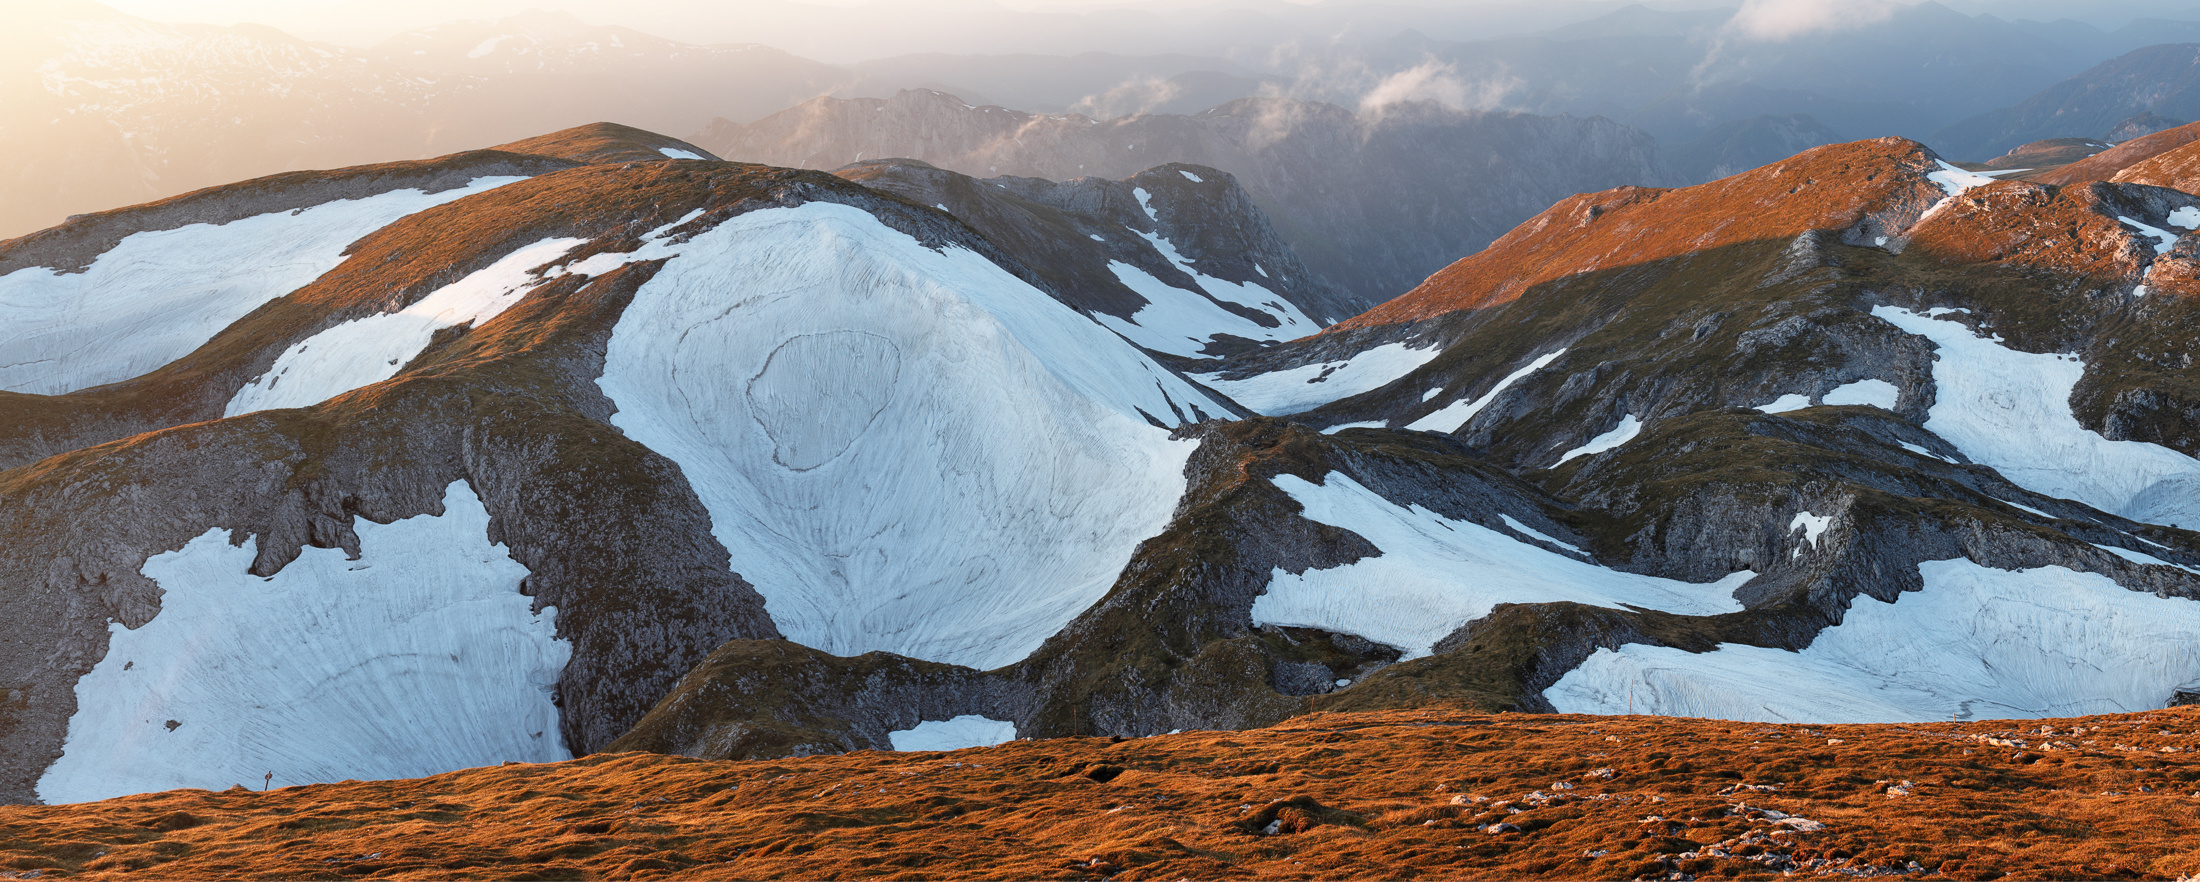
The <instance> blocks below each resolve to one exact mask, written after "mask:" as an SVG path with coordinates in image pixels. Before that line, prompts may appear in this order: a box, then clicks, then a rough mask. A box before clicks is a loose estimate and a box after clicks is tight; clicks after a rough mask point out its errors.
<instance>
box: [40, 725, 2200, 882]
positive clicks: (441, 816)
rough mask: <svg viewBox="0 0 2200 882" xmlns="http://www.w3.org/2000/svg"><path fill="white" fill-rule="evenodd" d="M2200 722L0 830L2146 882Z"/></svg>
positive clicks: (1606, 732)
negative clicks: (2140, 881)
mask: <svg viewBox="0 0 2200 882" xmlns="http://www.w3.org/2000/svg"><path fill="white" fill-rule="evenodd" d="M2196 736H2200V708H2176V709H2171V710H2166V711H2157V712H2152V713H2142V714H2130V715H2122V716H2106V717H2089V718H2078V719H2064V720H2032V721H2023V722H2007V721H2000V722H1970V723H1945V724H1912V725H1875V726H1865V725H1840V726H1798V725H1768V724H1758V723H1738V722H1723V721H1706V720H1686V719H1671V718H1657V717H1582V716H1533V715H1515V714H1506V715H1497V716H1489V715H1466V714H1460V713H1455V712H1433V711H1424V712H1402V713H1400V712H1393V713H1384V714H1318V715H1314V716H1309V717H1302V718H1299V719H1294V720H1292V721H1290V722H1289V723H1286V724H1284V725H1280V726H1276V727H1273V728H1269V729H1259V730H1251V731H1243V732H1190V733H1185V734H1181V735H1168V736H1159V737H1154V738H1145V739H1131V740H1108V739H1098V738H1083V739H1056V740H1043V741H1022V742H1013V743H1010V744H1007V745H1003V746H1000V747H995V748H985V749H977V750H968V751H960V752H956V753H879V752H859V753H851V754H844V755H839V756H823V757H810V758H805V759H789V760H764V761H747V762H706V761H701V760H692V759H683V758H677V757H665V756H657V755H652V754H602V755H597V756H592V757H588V758H585V759H580V760H575V761H572V762H567V763H558V764H550V765H516V764H515V765H508V766H504V767H500V768H481V769H470V770H465V771H460V772H453V773H450V774H446V775H438V776H435V777H432V778H422V779H416V780H405V781H377V782H345V783H340V784H325V785H313V786H302V787H282V788H278V789H275V790H273V791H270V792H265V793H261V792H254V791H251V790H248V789H244V788H243V787H238V788H233V789H230V790H227V791H223V792H219V793H214V792H208V791H201V790H188V791H175V792H170V793H157V794H147V795H143V796H135V797H127V798H123V799H116V800H110V801H108V802H102V803H93V804H86V805H74V806H54V807H10V808H4V809H0V867H4V868H6V869H7V870H8V871H11V872H12V873H28V872H32V871H35V872H37V873H39V874H40V877H41V878H63V877H68V878H84V879H122V878H217V877H219V878H256V879H268V878H284V879H339V878H378V879H445V878H469V879H470V878H497V879H521V878H575V879H607V878H609V879H623V878H637V879H649V878H698V879H701V878H717V879H723V878H739V879H762V878H809V879H855V878H864V879H870V878H889V879H934V878H983V879H1009V878H1030V879H1100V878H1110V877H1113V878H1123V879H1177V878H1275V879H1373V878H1386V879H1416V878H1435V879H1446V878H1523V879H1525V878H1554V879H1557V878H1562V879H1582V878H1596V879H1629V878H1635V877H1638V876H1643V875H1646V874H1654V875H1658V876H1670V874H1672V873H1675V872H1681V873H1686V874H1691V875H1694V876H1696V877H1699V878H1775V877H1779V876H1781V872H1782V871H1783V870H1787V869H1793V870H1795V871H1796V875H1798V876H1844V877H1846V876H1906V877H1908V878H1928V879H1940V878H1947V879H1995V878H2003V877H2010V878H2021V879H2054V878H2112V877H2113V878H2163V879H2167V878H2175V877H2177V876H2178V875H2180V874H2185V873H2191V872H2193V871H2195V870H2200V850H2196V849H2195V847H2194V845H2193V843H2194V842H2196V841H2200V838H2196V837H2200V816H2196V814H2195V806H2196V805H2200V794H2196V793H2195V792H2194V790H2195V787H2196V786H2200V784H2196V783H2195V782H2196V781H2200V755H2196V754H2195V753H2194V751H2195V750H2200V740H2196Z"/></svg>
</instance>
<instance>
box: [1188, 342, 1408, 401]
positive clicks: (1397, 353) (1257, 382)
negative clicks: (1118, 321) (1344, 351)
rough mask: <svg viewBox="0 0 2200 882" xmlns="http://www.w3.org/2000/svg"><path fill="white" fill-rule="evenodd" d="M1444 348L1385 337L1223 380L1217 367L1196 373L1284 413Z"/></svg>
mask: <svg viewBox="0 0 2200 882" xmlns="http://www.w3.org/2000/svg"><path fill="white" fill-rule="evenodd" d="M1442 353H1443V350H1442V349H1441V348H1439V347H1436V346H1433V345H1431V346H1430V347H1429V348H1427V349H1414V348H1411V347H1409V346H1407V345H1406V344H1404V343H1385V344H1383V345H1381V346H1377V347H1375V348H1373V349H1369V350H1367V351H1365V352H1361V353H1358V354H1355V355H1353V356H1352V357H1351V358H1348V359H1345V360H1344V361H1336V362H1327V363H1321V364H1309V365H1301V366H1299V367H1295V368H1287V369H1285V370H1280V371H1269V372H1268V373H1265V374H1254V375H1253V376H1250V377H1246V378H1245V379H1242V380H1225V379H1222V375H1221V374H1219V373H1214V374H1193V375H1192V376H1193V377H1194V378H1196V379H1198V380H1199V381H1200V382H1201V383H1205V384H1206V385H1207V387H1208V388H1210V389H1213V390H1215V391H1217V392H1220V393H1222V394H1224V395H1227V396H1229V397H1230V400H1232V401H1235V402H1237V403H1239V404H1242V405H1244V406H1245V407H1246V408H1248V409H1250V410H1252V411H1253V412H1254V413H1259V414H1264V415H1267V416H1283V415H1285V414H1294V413H1303V412H1305V411H1309V410H1313V409H1314V408H1317V407H1320V406H1322V405H1324V404H1328V403H1329V402H1332V401H1336V400H1338V399H1342V398H1350V397H1352V396H1354V395H1358V394H1360V393H1363V392H1372V391H1374V390H1376V389H1380V388H1382V387H1383V386H1385V385H1388V384H1389V383H1391V382H1392V381H1394V380H1397V379H1398V378H1400V377H1403V376H1405V375H1407V374H1410V373H1412V372H1413V371H1414V370H1415V369H1417V368H1419V367H1420V366H1422V365H1424V364H1427V363H1428V362H1429V359H1432V358H1435V357H1436V356H1438V355H1440V354H1442Z"/></svg>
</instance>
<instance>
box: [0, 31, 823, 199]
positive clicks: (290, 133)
mask: <svg viewBox="0 0 2200 882" xmlns="http://www.w3.org/2000/svg"><path fill="white" fill-rule="evenodd" d="M12 15H13V17H12V18H11V19H10V26H9V33H8V34H6V35H4V36H0V48H4V49H6V50H7V51H6V52H5V55H4V58H5V60H0V98H4V100H5V101H6V102H7V104H8V106H9V107H10V108H11V111H10V112H11V119H12V120H13V122H11V124H10V125H8V126H7V127H5V128H4V129H0V159H4V160H5V162H6V164H7V167H8V168H10V169H13V170H14V171H13V172H12V173H11V174H10V175H9V176H8V177H7V178H6V179H4V180H0V236H13V235H21V234H23V233H26V232H30V231H32V230H36V229H40V228H43V227H47V226H51V225H53V224H56V223H59V222H61V221H62V220H63V218H64V217H66V216H67V215H70V214H79V213H86V212H90V211H94V210H97V209H101V208H107V207H112V206H115V205H124V204H131V203H137V202H144V201H147V200H150V199H156V198H164V197H167V196H172V195H176V194H180V193H184V192H187V191H190V190H195V189H199V188H202V187H208V186H214V185H219V184H226V183H230V182H233V181H237V180H240V179H244V178H250V177H258V176H263V175H268V174H273V173H277V172H284V171H295V170H300V169H307V168H331V167H338V166H347V165H355V164H360V163H369V162H378V161H383V160H387V159H391V158H416V157H424V156H432V155H436V154H441V153H447V152H449V151H450V150H452V149H454V147H455V146H456V145H474V144H493V143H498V142H501V141H507V140H511V139H514V138H520V137H525V136H528V135H533V134H538V133H541V132H544V131H551V130H555V129H560V128H564V127H568V126H572V125H577V124H581V123H586V122H591V121H594V120H597V119H603V118H617V119H621V120H625V121H627V122H631V123H634V124H638V125H641V126H648V127H652V128H658V129H664V130H670V131H686V130H691V129H693V128H695V127H697V126H700V125H702V124H703V123H704V122H705V121H707V120H708V119H710V118H711V117H712V115H714V114H715V115H731V116H736V117H741V118H752V117H753V116H760V115H763V114H765V113H769V112H772V111H776V110H779V109H782V108H785V107H787V106H789V105H791V104H794V103H796V102H798V101H802V100H804V99H807V98H810V97H812V96H815V95H818V94H822V93H824V92H827V91H830V90H832V89H834V88H838V87H842V86H847V85H849V84H851V83H854V82H857V81H859V80H860V79H861V78H860V77H858V76H857V75H854V74H851V73H849V72H847V71H845V70H842V69H839V68H834V67H830V66H827V65H823V64H819V63H817V62H813V61H807V60H804V59H801V58H797V57H794V56H791V55H787V54H785V53H782V52H779V51H777V50H772V49H767V48H764V47H761V46H721V47H701V46H691V45H685V44H680V43H676V42H673V41H668V40H662V39H658V38H654V37H648V36H645V35H642V34H639V33H636V32H634V31H630V30H626V29H623V28H615V27H592V26H587V25H583V24H581V23H580V22H578V21H575V20H573V19H571V18H570V17H568V16H563V15H556V14H548V13H531V14H528V15H523V16H518V17H515V18H511V19H505V20H499V21H485V22H462V23H454V24H450V25H446V26H443V27H438V28H433V29H430V30H427V31H422V32H418V33H411V34H405V35H401V36H399V37H395V38H392V39H391V40H389V41H388V42H385V43H384V44H382V45H381V46H379V47H377V48H375V49H373V50H366V51H362V50H357V49H350V48H345V47H342V46H337V45H333V44H325V43H312V42H307V41H304V40H299V39H296V38H293V37H291V36H289V35H287V34H284V33H282V32H280V31H276V30H274V29H271V28H266V27H259V26H252V25H239V26H235V27H214V26H206V25H188V24H165V23H160V22H154V21H149V20H146V19H142V18H137V17H133V16H129V15H124V14H122V13H119V12H116V11H114V10H111V9H108V8H107V7H104V6H101V5H98V4H96V3H89V2H76V3H43V4H30V5H26V6H24V7H23V8H22V9H20V10H16V11H14V12H13V13H12ZM477 52H478V54H476V53H477ZM668 83H679V84H681V86H680V88H677V89H670V88H666V84H668Z"/></svg>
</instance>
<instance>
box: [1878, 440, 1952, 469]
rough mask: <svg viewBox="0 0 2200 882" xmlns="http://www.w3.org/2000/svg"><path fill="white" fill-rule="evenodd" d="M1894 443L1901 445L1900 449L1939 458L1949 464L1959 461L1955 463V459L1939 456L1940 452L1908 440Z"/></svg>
mask: <svg viewBox="0 0 2200 882" xmlns="http://www.w3.org/2000/svg"><path fill="white" fill-rule="evenodd" d="M1894 443H1896V444H1900V445H1902V449H1904V450H1907V451H1909V452H1911V453H1915V454H1917V455H1919V456H1930V457H1932V458H1934V459H1937V460H1940V461H1941V462H1944V463H1948V464H1950V465H1959V464H1960V463H1957V462H1956V461H1955V460H1952V459H1949V458H1947V457H1945V456H1941V455H1940V454H1938V453H1934V452H1932V451H1930V450H1927V449H1925V448H1923V447H1919V446H1917V445H1915V444H1911V443H1910V442H1908V441H1896V442H1894Z"/></svg>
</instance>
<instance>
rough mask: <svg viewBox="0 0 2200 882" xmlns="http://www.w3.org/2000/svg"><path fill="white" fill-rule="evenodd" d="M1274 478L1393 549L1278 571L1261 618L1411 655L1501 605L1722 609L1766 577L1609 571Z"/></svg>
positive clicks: (1361, 490) (1304, 501) (1339, 479)
mask: <svg viewBox="0 0 2200 882" xmlns="http://www.w3.org/2000/svg"><path fill="white" fill-rule="evenodd" d="M1275 485H1276V486H1277V487H1278V488H1280V489H1282V490H1283V491H1284V492H1285V493H1287V494H1290V496H1291V498H1292V499H1294V500H1297V501H1298V503H1299V504H1300V505H1301V506H1304V507H1305V517H1306V518H1308V519H1309V520H1313V521H1315V522H1318V523H1323V524H1328V525H1330V526H1334V527H1341V528H1343V529H1346V530H1350V531H1352V532H1354V533H1357V534H1359V535H1360V536H1361V537H1362V538H1365V539H1367V540H1368V541H1369V542H1372V543H1374V545H1375V547H1376V548H1378V549H1381V550H1382V554H1381V555H1380V556H1377V557H1371V558H1365V559H1362V560H1359V561H1355V562H1353V563H1349V564H1346V565H1344V566H1340V567H1331V568H1329V569H1310V570H1307V571H1306V572H1304V573H1300V574H1297V575H1293V574H1292V573H1290V572H1288V571H1286V570H1283V569H1281V568H1278V569H1276V570H1275V571H1274V572H1273V573H1271V574H1270V577H1269V583H1268V590H1267V593H1264V594H1262V595H1261V596H1259V597H1257V598H1255V599H1254V601H1253V611H1252V618H1253V623H1254V624H1256V625H1283V626H1287V627H1306V628H1321V629H1323V630H1327V631H1341V632H1344V633H1347V634H1356V635H1358V636H1360V637H1363V638H1366V639H1368V640H1373V641H1375V642H1378V643H1383V644H1387V645H1390V646H1395V647H1397V648H1399V649H1400V650H1403V651H1404V652H1405V657H1406V658H1419V657H1421V656H1424V655H1428V654H1429V653H1430V652H1431V651H1432V650H1433V647H1434V646H1435V644H1436V641H1438V640H1441V639H1443V638H1444V637H1445V636H1446V635H1448V634H1450V633H1451V632H1452V631H1454V630H1457V629H1458V628H1459V627H1460V626H1461V625H1465V624H1466V623H1468V622H1471V621H1474V620H1475V619H1479V618H1481V617H1483V616H1486V615H1489V612H1490V610H1491V609H1494V608H1495V607H1496V606H1497V605H1498V604H1500V603H1550V602H1556V601H1562V600H1570V601H1574V602H1577V603H1586V604H1593V605H1596V606H1603V607H1611V608H1615V609H1616V608H1621V607H1625V606H1639V607H1647V608H1651V609H1661V610H1666V611H1669V612H1675V613H1680V614H1682V615H1697V616H1704V615H1717V614H1719V613H1726V612H1736V611H1739V610H1740V609H1741V608H1742V605H1741V604H1740V603H1739V602H1737V601H1736V600H1734V596H1733V595H1734V591H1735V589H1737V588H1740V587H1741V586H1742V584H1743V583H1745V582H1748V581H1749V580H1750V579H1751V578H1753V577H1754V576H1755V575H1756V574H1755V573H1752V572H1750V571H1747V570H1744V571H1741V572H1738V573H1734V574H1732V575H1729V576H1727V577H1726V578H1724V579H1720V580H1719V581H1717V582H1711V583H1707V584H1691V583H1687V582H1677V581H1673V580H1671V579H1660V578H1656V577H1652V576H1640V575H1635V574H1633V573H1624V572H1620V571H1617V570H1611V569H1606V568H1604V567H1600V566H1597V565H1596V564H1593V563H1588V562H1585V561H1582V560H1577V559H1575V558H1572V557H1569V556H1567V555H1564V554H1560V553H1558V552H1555V551H1551V550H1549V549H1546V548H1542V547H1540V546H1537V545H1533V544H1530V543H1527V542H1522V541H1520V540H1519V539H1516V538H1514V537H1512V536H1508V535H1506V534H1504V533H1501V532H1498V531H1496V530H1492V529H1489V528H1488V527H1484V526H1481V525H1479V524H1476V523H1473V522H1472V521H1459V520H1452V519H1451V518H1447V517H1444V516H1443V515H1440V514H1437V513H1435V512H1432V511H1429V510H1428V509H1426V508H1422V507H1420V506H1418V505H1415V506H1410V507H1408V506H1399V505H1395V504H1393V503H1391V502H1390V501H1389V500H1387V499H1384V498H1383V497H1382V496H1381V495H1379V494H1377V493H1375V492H1374V491H1373V490H1369V489H1367V488H1366V487H1365V486H1362V485H1361V484H1360V483H1358V482H1356V481H1354V480H1352V479H1351V478H1350V477H1347V476H1345V475H1343V474H1341V473H1337V472H1331V473H1329V474H1328V475H1326V476H1324V477H1323V483H1320V484H1315V483H1312V482H1310V481H1307V480H1305V479H1303V478H1299V477H1297V476H1295V475H1281V476H1278V477H1277V478H1276V479H1275ZM1506 523H1507V526H1509V527H1512V528H1513V529H1516V530H1520V531H1521V532H1522V533H1523V534H1525V535H1530V536H1535V537H1537V538H1541V539H1544V540H1546V541H1550V542H1552V544H1554V545H1559V546H1561V547H1569V546H1565V545H1564V543H1560V542H1557V541H1556V540H1552V539H1550V537H1548V536H1543V535H1541V534H1538V533H1535V532H1533V531H1530V530H1527V529H1526V528H1525V527H1524V526H1522V525H1520V524H1518V523H1517V522H1516V521H1512V520H1510V519H1508V520H1507V522H1506Z"/></svg>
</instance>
